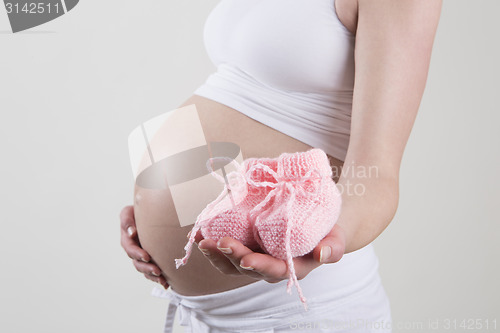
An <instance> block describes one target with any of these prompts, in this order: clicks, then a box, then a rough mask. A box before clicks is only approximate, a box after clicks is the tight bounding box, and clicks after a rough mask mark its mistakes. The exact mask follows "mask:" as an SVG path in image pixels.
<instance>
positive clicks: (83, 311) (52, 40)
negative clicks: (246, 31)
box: [0, 0, 500, 333]
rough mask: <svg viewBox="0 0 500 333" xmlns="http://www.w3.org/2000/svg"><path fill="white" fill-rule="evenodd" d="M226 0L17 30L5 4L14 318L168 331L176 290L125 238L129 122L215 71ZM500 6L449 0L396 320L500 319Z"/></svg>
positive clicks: (383, 256)
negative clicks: (211, 16) (216, 19)
mask: <svg viewBox="0 0 500 333" xmlns="http://www.w3.org/2000/svg"><path fill="white" fill-rule="evenodd" d="M216 3H217V1H215V0H175V1H141V2H132V1H118V0H110V1H97V0H87V1H82V2H80V3H79V5H78V6H77V7H75V9H74V10H72V11H71V12H69V13H68V14H66V15H64V16H62V17H60V18H58V19H57V20H54V21H51V22H49V23H47V24H45V25H42V26H39V27H36V28H34V29H33V30H30V31H26V32H21V33H18V34H15V35H13V34H12V33H11V32H10V27H9V24H8V19H7V14H6V13H5V12H4V11H2V9H3V8H0V45H1V47H0V50H1V51H0V112H1V113H0V127H1V130H0V139H1V140H0V152H1V153H2V156H1V161H2V163H1V169H0V170H1V173H0V177H1V187H0V202H1V213H2V218H1V230H0V250H1V252H0V253H1V255H2V258H3V260H2V265H1V266H0V267H1V270H2V273H1V274H0V295H1V297H0V313H1V317H0V331H2V332H8V333H17V332H30V331H35V330H36V331H37V332H47V333H49V332H50V333H66V332H72V333H79V332H122V333H127V332H130V333H132V332H134V333H135V332H160V331H161V329H162V326H163V321H164V314H165V310H166V306H167V303H166V301H165V300H162V299H157V298H155V297H152V296H150V291H151V288H152V287H153V285H154V283H153V282H150V281H148V280H146V279H145V278H144V277H143V276H142V275H140V274H139V273H137V272H136V271H135V269H134V267H133V266H132V263H131V262H130V259H129V258H128V257H127V256H126V255H125V253H124V252H123V250H122V249H121V247H120V244H119V236H120V234H119V220H118V214H119V212H120V210H121V208H122V207H123V206H125V205H127V204H130V203H131V202H132V190H133V177H132V173H131V168H130V165H129V159H128V148H127V136H128V134H129V132H130V131H131V130H132V129H133V128H135V126H137V125H138V124H140V123H141V122H143V121H145V120H148V119H150V118H152V117H153V116H155V115H158V114H161V113H163V112H166V111H168V110H172V109H174V108H177V107H178V106H179V105H180V104H181V103H182V102H183V101H184V100H185V99H186V98H188V97H189V96H190V95H191V93H192V91H193V90H194V89H195V88H197V87H198V86H199V85H200V84H201V83H202V82H203V81H204V80H205V79H206V77H207V76H208V75H209V74H210V73H211V72H213V71H214V69H215V68H214V67H213V65H212V64H211V63H210V61H209V59H208V58H207V55H206V53H205V50H204V46H203V40H202V28H203V23H204V20H205V18H206V16H207V14H208V13H209V11H210V9H211V8H212V7H213V6H215V4H216ZM499 11H500V2H498V1H497V0H481V1H467V0H445V3H444V6H443V13H442V18H441V22H440V26H439V30H438V34H437V38H436V42H435V47H434V52H433V58H432V64H431V69H430V73H429V79H428V84H427V88H426V91H425V95H424V98H423V101H422V105H421V108H420V112H419V115H418V117H417V121H416V124H415V127H414V130H413V132H412V135H411V138H410V141H409V143H408V146H407V150H406V152H405V156H404V162H403V165H402V170H401V199H400V206H399V210H398V213H397V215H396V217H395V219H394V221H393V222H392V224H391V225H390V226H389V227H388V229H387V230H386V231H385V232H384V233H383V234H382V236H380V237H379V238H378V239H377V240H376V241H375V248H376V251H377V253H378V255H379V257H380V262H381V266H380V270H381V274H382V278H383V280H384V284H385V287H386V290H387V292H388V294H389V296H390V299H391V303H392V307H393V318H394V321H395V322H396V323H397V322H400V323H406V322H409V323H410V325H415V324H412V323H415V322H416V323H418V322H424V325H426V323H427V321H428V320H429V319H431V320H434V319H439V320H440V321H441V326H440V327H439V329H438V330H434V332H449V331H450V330H445V329H444V328H443V326H442V321H443V320H444V319H451V320H453V319H456V320H458V321H461V320H464V319H487V318H488V319H490V320H493V319H495V318H496V319H497V320H500V318H498V317H499V310H500V301H499V298H500V297H499V296H500V293H499V288H498V281H500V269H499V265H498V262H499V252H500V248H499V245H498V244H499V242H498V240H497V238H498V235H499V231H500V227H499V224H498V222H499V221H500V216H499V212H498V199H499V195H498V191H499V190H498V189H499V188H500V176H499V175H498V170H499V169H500V158H499V154H498V143H499V142H500V134H499V132H500V131H499V129H498V124H499V120H500V116H499V106H498V92H499V84H498V77H499V76H500V65H499V62H498V59H500V47H499V45H498V34H497V32H498V31H499V29H500V22H499V21H498V17H497V16H498V12H499ZM497 325H500V323H497ZM424 328H425V326H424ZM181 331H182V330H181V329H179V332H181ZM406 331H415V332H417V331H428V330H427V329H425V330H422V329H418V328H415V329H413V330H412V329H400V330H395V332H406ZM451 331H454V330H451ZM456 331H462V330H461V329H457V330H456ZM476 331H477V330H476Z"/></svg>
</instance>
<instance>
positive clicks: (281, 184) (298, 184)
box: [246, 163, 323, 310]
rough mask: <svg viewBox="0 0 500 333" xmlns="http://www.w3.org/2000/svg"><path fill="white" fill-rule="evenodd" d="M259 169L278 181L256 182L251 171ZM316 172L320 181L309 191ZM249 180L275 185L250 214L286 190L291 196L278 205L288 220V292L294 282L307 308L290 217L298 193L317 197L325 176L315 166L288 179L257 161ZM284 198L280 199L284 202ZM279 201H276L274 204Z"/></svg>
mask: <svg viewBox="0 0 500 333" xmlns="http://www.w3.org/2000/svg"><path fill="white" fill-rule="evenodd" d="M257 169H262V170H263V171H265V172H267V173H268V174H269V175H270V176H272V177H273V178H274V179H275V180H276V182H268V181H260V182H256V181H254V180H253V179H252V178H251V173H252V172H254V171H255V170H257ZM314 173H316V174H317V175H318V176H319V179H320V182H319V183H316V182H312V184H313V186H314V191H312V192H309V191H307V190H306V189H305V188H304V186H303V185H305V184H306V182H307V181H308V180H314V179H315V175H314ZM246 178H247V182H248V183H249V184H252V185H253V186H255V187H266V186H269V187H273V188H274V189H273V190H271V192H269V194H268V195H267V197H266V198H265V199H264V200H263V201H262V202H260V203H259V204H258V205H256V206H255V207H254V208H253V209H252V210H251V211H250V214H251V215H254V216H255V214H257V215H258V214H260V213H262V212H263V208H264V207H265V205H266V204H267V203H268V202H269V201H270V200H271V199H272V198H273V197H281V198H284V194H285V192H286V191H288V192H289V194H290V197H289V198H288V202H287V203H286V204H281V206H280V207H278V208H277V209H278V211H282V212H284V213H285V214H286V215H285V216H286V219H287V220H286V221H287V226H286V234H285V250H286V262H287V265H288V270H289V279H288V283H287V293H288V294H291V287H292V284H294V285H295V286H296V288H297V292H298V293H299V297H300V300H301V301H302V303H303V304H304V308H305V309H306V310H307V303H306V298H305V297H304V295H303V293H302V289H301V288H300V285H299V282H298V280H297V275H296V274H295V266H294V264H293V257H292V250H291V245H290V239H291V231H292V227H293V225H292V223H291V222H290V221H294V220H291V219H290V212H291V210H292V207H293V204H294V202H295V199H296V197H297V193H299V194H301V195H303V196H305V197H308V198H311V199H313V198H314V197H316V196H317V195H318V193H319V191H320V190H321V187H322V186H323V177H322V174H321V172H320V171H319V170H318V169H317V168H313V169H311V170H309V171H308V172H307V173H306V174H305V175H304V176H302V177H300V178H299V179H296V180H288V179H285V178H280V177H279V175H278V173H277V172H275V171H274V170H273V169H271V168H270V167H269V166H267V165H265V164H262V163H257V164H255V165H253V166H252V167H251V168H250V169H249V170H248V171H247V174H246ZM282 201H283V200H281V201H279V202H282ZM276 203H277V202H276V201H275V203H274V204H276Z"/></svg>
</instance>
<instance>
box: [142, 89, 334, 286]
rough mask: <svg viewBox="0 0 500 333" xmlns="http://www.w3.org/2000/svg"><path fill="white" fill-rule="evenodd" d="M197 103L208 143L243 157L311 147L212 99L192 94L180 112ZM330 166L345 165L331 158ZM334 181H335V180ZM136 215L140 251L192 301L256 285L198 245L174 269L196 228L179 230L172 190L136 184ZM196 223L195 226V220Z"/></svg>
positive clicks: (188, 226)
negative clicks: (230, 147) (225, 269)
mask: <svg viewBox="0 0 500 333" xmlns="http://www.w3.org/2000/svg"><path fill="white" fill-rule="evenodd" d="M191 104H195V105H196V109H197V110H198V115H199V118H200V122H201V125H202V127H203V132H204V134H205V138H206V141H207V142H214V141H215V142H221V141H222V142H233V143H236V144H237V145H238V146H239V147H240V148H241V152H242V155H243V158H244V159H246V158H250V157H273V158H274V157H277V156H279V155H280V154H281V153H283V152H298V151H306V150H308V149H310V148H311V146H309V145H307V144H305V143H303V142H301V141H298V140H296V139H293V138H291V137H289V136H287V135H285V134H283V133H281V132H279V131H276V130H274V129H272V128H270V127H268V126H266V125H264V124H262V123H260V122H257V121H255V120H253V119H251V118H249V117H247V116H246V115H244V114H242V113H240V112H238V111H236V110H234V109H232V108H230V107H228V106H226V105H223V104H220V103H218V102H215V101H213V100H210V99H207V98H204V97H201V96H198V95H193V96H191V97H190V98H189V99H188V100H186V101H185V102H184V103H183V104H182V105H181V106H180V107H183V106H187V105H191ZM329 158H330V163H331V164H332V166H334V167H337V168H340V167H341V165H342V161H340V160H338V159H335V158H333V157H331V156H329ZM335 180H336V179H335ZM134 212H135V219H136V224H137V231H138V235H139V241H140V243H141V246H142V247H143V248H144V249H145V250H146V251H147V252H148V253H149V254H150V255H151V257H152V258H153V261H154V262H155V263H156V264H157V265H158V266H159V267H160V268H161V270H162V272H163V275H164V276H165V277H166V279H167V281H168V283H169V284H170V286H171V287H172V289H173V290H175V291H176V292H178V293H180V294H182V295H188V296H195V295H205V294H211V293H217V292H222V291H226V290H230V289H234V288H237V287H241V286H244V285H247V284H250V283H252V282H256V281H257V280H255V279H253V278H249V277H244V276H229V275H224V274H222V273H220V272H219V271H218V270H217V269H216V268H214V267H213V266H212V265H211V263H210V261H208V260H207V259H206V258H205V257H204V256H203V254H201V252H200V251H199V250H198V248H197V247H196V246H194V247H193V252H192V255H191V257H190V258H189V261H188V263H187V264H186V265H185V266H182V267H180V268H179V269H176V268H175V262H174V259H175V258H181V257H183V256H184V253H185V252H184V246H185V244H186V242H187V234H188V232H189V231H190V230H191V229H192V227H193V225H187V226H181V225H180V222H179V219H178V217H177V214H176V212H175V208H174V203H173V200H172V196H171V193H170V191H169V189H168V186H167V187H166V189H149V188H143V187H140V186H138V185H137V184H136V186H135V190H134ZM193 222H194V221H193Z"/></svg>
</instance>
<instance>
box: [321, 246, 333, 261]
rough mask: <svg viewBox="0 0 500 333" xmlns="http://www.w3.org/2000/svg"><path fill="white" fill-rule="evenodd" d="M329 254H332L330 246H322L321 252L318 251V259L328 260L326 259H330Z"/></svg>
mask: <svg viewBox="0 0 500 333" xmlns="http://www.w3.org/2000/svg"><path fill="white" fill-rule="evenodd" d="M331 255H332V248H331V247H330V246H323V247H322V248H321V252H320V253H319V261H320V262H326V261H328V259H330V256H331Z"/></svg>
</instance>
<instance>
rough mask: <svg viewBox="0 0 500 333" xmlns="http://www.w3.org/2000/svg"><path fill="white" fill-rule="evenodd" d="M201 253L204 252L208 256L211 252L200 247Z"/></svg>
mask: <svg viewBox="0 0 500 333" xmlns="http://www.w3.org/2000/svg"><path fill="white" fill-rule="evenodd" d="M199 249H200V251H201V253H203V254H204V255H206V256H208V255H209V254H210V252H209V251H208V250H207V249H202V248H199Z"/></svg>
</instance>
